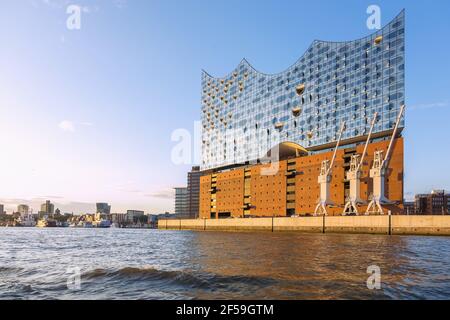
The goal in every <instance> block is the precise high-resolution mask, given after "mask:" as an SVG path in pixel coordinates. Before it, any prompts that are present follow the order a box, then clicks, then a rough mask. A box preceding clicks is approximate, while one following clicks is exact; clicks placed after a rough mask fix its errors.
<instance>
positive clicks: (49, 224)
mask: <svg viewBox="0 0 450 320" xmlns="http://www.w3.org/2000/svg"><path fill="white" fill-rule="evenodd" d="M57 226H58V224H57V223H56V220H53V219H48V220H47V225H46V227H47V228H55V227H57Z"/></svg>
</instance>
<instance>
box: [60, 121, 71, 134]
mask: <svg viewBox="0 0 450 320" xmlns="http://www.w3.org/2000/svg"><path fill="white" fill-rule="evenodd" d="M58 128H60V129H61V130H62V131H66V132H75V126H74V124H73V122H72V121H69V120H63V121H61V122H60V123H59V124H58Z"/></svg>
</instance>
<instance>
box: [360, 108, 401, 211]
mask: <svg viewBox="0 0 450 320" xmlns="http://www.w3.org/2000/svg"><path fill="white" fill-rule="evenodd" d="M404 111H405V106H404V105H402V106H401V108H400V112H399V114H398V117H397V121H396V122H395V127H394V131H393V133H392V137H391V141H390V142H389V147H388V149H387V151H386V157H385V158H384V159H383V151H382V150H379V151H375V154H374V160H373V166H372V169H370V177H371V178H372V179H373V198H372V200H371V201H370V203H369V205H368V206H367V210H366V215H369V214H370V213H374V214H384V212H383V207H382V204H392V203H393V202H392V201H390V200H389V199H387V198H386V197H385V196H384V180H385V179H384V175H385V173H386V169H387V167H388V164H389V160H390V158H391V151H392V146H393V144H394V141H395V137H396V135H397V130H398V126H399V124H400V121H401V119H402V115H403V112H404ZM372 208H373V210H372Z"/></svg>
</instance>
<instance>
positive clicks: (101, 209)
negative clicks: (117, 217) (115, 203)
mask: <svg viewBox="0 0 450 320" xmlns="http://www.w3.org/2000/svg"><path fill="white" fill-rule="evenodd" d="M96 207H97V213H102V214H110V213H111V206H110V205H109V204H108V203H106V202H97V203H96Z"/></svg>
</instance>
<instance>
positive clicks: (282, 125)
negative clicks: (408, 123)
mask: <svg viewBox="0 0 450 320" xmlns="http://www.w3.org/2000/svg"><path fill="white" fill-rule="evenodd" d="M404 60H405V17H404V12H401V13H400V14H399V15H398V16H397V17H396V18H395V19H394V20H393V21H391V22H390V23H389V24H388V25H386V26H385V27H384V28H382V29H381V30H378V31H376V32H375V33H373V34H371V35H369V36H366V37H364V38H361V39H358V40H353V41H344V42H331V41H319V40H315V41H314V42H313V43H312V44H311V45H310V47H309V49H308V50H307V51H306V52H305V53H304V54H303V56H302V57H300V59H299V60H298V61H297V62H295V63H294V64H293V65H292V66H291V67H289V68H287V69H286V70H285V71H282V72H280V73H277V74H273V75H268V74H265V73H262V72H259V71H257V70H255V69H254V68H253V67H252V66H251V65H250V64H249V63H248V62H247V61H246V60H245V59H244V60H242V61H241V63H240V64H239V65H238V66H237V67H236V69H235V70H233V71H232V72H231V73H229V74H228V75H226V76H224V77H220V78H217V77H213V76H211V75H209V74H208V73H206V72H203V74H202V107H201V117H202V162H201V170H202V176H201V178H200V217H201V218H220V217H246V216H289V215H309V214H313V213H316V212H317V208H318V207H319V206H320V207H322V208H325V207H327V208H328V209H327V210H325V209H324V210H325V211H324V210H322V212H324V213H325V214H343V213H344V211H345V210H346V209H345V210H344V208H348V206H347V204H349V203H350V204H351V206H350V207H351V208H354V210H353V211H352V210H349V213H358V210H359V211H360V212H362V211H366V210H367V211H369V210H374V212H378V213H380V214H381V213H388V212H390V213H393V214H396V213H400V212H402V211H403V207H402V202H403V138H402V137H401V132H402V129H403V128H404V126H405V123H404V114H403V110H404V109H403V106H404V104H405V81H404V80H405V65H404ZM359 159H361V160H359ZM359 161H360V162H359ZM369 203H370V206H369V208H368V204H369ZM356 207H359V209H358V210H356Z"/></svg>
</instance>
